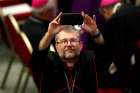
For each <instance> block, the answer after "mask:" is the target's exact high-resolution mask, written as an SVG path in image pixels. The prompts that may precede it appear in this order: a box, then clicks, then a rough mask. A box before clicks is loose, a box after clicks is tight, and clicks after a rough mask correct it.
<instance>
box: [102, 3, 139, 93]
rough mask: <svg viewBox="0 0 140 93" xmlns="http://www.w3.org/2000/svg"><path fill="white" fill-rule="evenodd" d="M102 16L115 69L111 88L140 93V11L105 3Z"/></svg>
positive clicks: (105, 36) (109, 80) (129, 92)
mask: <svg viewBox="0 0 140 93" xmlns="http://www.w3.org/2000/svg"><path fill="white" fill-rule="evenodd" d="M100 13H101V14H102V15H103V17H104V18H105V20H106V23H105V28H104V31H103V35H104V39H105V44H106V45H107V47H108V52H110V54H111V55H112V59H111V60H112V64H113V68H112V69H114V71H113V73H111V72H110V73H111V74H110V78H108V82H107V85H108V86H109V87H114V88H122V89H123V90H124V93H139V92H138V91H139V89H138V86H137V85H138V81H139V79H138V70H137V69H138V68H139V67H138V63H139V61H140V60H139V58H138V56H140V55H139V54H140V53H139V52H140V49H139V44H138V43H139V40H140V26H139V22H140V7H136V6H134V5H132V4H123V3H122V2H121V1H120V0H101V3H100ZM136 91H137V92H136Z"/></svg>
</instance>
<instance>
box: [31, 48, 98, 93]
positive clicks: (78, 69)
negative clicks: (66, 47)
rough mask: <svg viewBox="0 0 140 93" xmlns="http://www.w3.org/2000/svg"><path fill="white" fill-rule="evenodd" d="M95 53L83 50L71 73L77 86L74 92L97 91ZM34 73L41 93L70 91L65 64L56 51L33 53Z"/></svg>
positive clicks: (89, 92) (93, 92) (64, 92)
mask: <svg viewBox="0 0 140 93" xmlns="http://www.w3.org/2000/svg"><path fill="white" fill-rule="evenodd" d="M94 58H95V56H94V54H93V53H92V52H89V51H82V53H81V55H80V57H79V59H80V60H79V62H77V63H76V64H75V67H74V69H73V71H72V73H71V76H72V78H74V76H75V73H76V77H75V84H74V85H75V86H74V92H73V93H97V76H96V74H97V73H96V68H95V63H94ZM30 64H31V67H32V73H33V76H34V78H35V81H36V82H37V86H38V88H39V90H40V91H41V92H40V93H69V92H68V86H67V80H66V77H65V72H66V73H67V75H68V77H69V74H70V73H68V70H67V68H65V66H64V65H63V63H62V62H61V60H60V59H59V57H58V54H57V53H55V52H47V51H41V52H36V53H33V57H32V60H31V63H30Z"/></svg>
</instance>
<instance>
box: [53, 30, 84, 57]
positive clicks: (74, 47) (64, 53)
mask: <svg viewBox="0 0 140 93" xmlns="http://www.w3.org/2000/svg"><path fill="white" fill-rule="evenodd" d="M55 46H56V50H57V52H58V54H59V56H60V58H62V59H73V58H76V57H77V56H79V55H80V52H81V50H82V46H83V45H82V42H81V41H80V38H79V34H78V33H77V32H74V31H73V32H64V31H61V32H59V33H58V34H57V40H56V44H55Z"/></svg>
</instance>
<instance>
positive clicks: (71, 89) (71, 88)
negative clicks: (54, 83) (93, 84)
mask: <svg viewBox="0 0 140 93" xmlns="http://www.w3.org/2000/svg"><path fill="white" fill-rule="evenodd" d="M64 75H65V78H66V81H67V87H68V91H69V93H73V92H74V86H75V81H76V76H77V71H76V72H75V75H74V80H73V82H72V86H71V87H70V84H69V80H68V77H67V74H66V72H65V71H64Z"/></svg>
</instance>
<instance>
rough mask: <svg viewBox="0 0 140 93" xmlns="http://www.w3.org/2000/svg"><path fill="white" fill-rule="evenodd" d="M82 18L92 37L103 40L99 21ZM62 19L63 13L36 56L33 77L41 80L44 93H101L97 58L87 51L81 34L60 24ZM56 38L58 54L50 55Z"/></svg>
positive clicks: (69, 26)
mask: <svg viewBox="0 0 140 93" xmlns="http://www.w3.org/2000/svg"><path fill="white" fill-rule="evenodd" d="M82 15H83V17H84V24H83V28H84V29H86V31H87V32H88V33H90V35H91V36H93V37H95V36H96V40H98V38H99V37H102V35H101V34H98V33H99V32H98V31H99V30H97V25H96V22H95V20H93V19H92V18H90V17H89V16H88V15H87V14H84V13H83V14H82ZM60 16H61V13H60V14H59V15H58V16H57V17H56V18H55V19H54V20H53V21H52V22H50V24H49V27H48V31H47V32H46V33H45V35H44V37H43V38H42V39H41V41H40V44H39V51H37V52H34V53H33V57H32V60H31V67H32V73H33V75H36V76H39V77H40V79H39V83H40V87H39V90H40V93H97V91H98V82H97V72H96V66H95V62H94V61H95V55H94V54H93V52H92V51H86V50H84V49H83V43H82V41H81V32H80V31H79V30H77V29H76V28H74V26H71V25H60V24H59V20H61V19H60ZM84 31H85V30H84ZM97 34H98V37H97ZM53 38H54V39H55V48H56V52H53V51H48V48H49V45H50V42H51V41H52V40H53ZM99 40H101V39H99ZM102 42H103V41H102Z"/></svg>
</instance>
